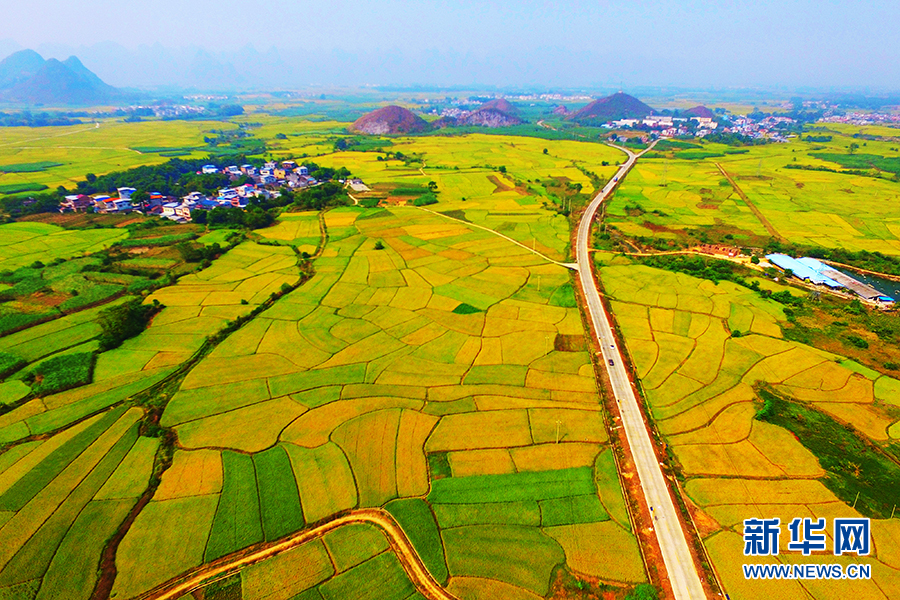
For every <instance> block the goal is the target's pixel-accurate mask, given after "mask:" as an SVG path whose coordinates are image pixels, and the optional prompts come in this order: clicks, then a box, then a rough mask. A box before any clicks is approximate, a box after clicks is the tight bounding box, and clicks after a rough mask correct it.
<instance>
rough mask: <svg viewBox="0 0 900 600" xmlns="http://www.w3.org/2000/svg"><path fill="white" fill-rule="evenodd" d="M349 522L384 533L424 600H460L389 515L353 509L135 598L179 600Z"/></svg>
mask: <svg viewBox="0 0 900 600" xmlns="http://www.w3.org/2000/svg"><path fill="white" fill-rule="evenodd" d="M351 523H368V524H370V525H375V526H376V527H378V528H379V529H381V530H382V531H383V532H384V534H385V535H386V536H387V538H388V541H389V542H390V544H391V548H392V549H393V550H394V552H395V553H396V555H397V558H398V559H400V564H401V565H402V566H403V570H404V571H406V574H407V576H409V579H410V581H411V582H412V583H413V585H414V586H415V587H416V589H417V590H418V591H419V593H420V594H422V595H423V596H425V598H427V599H428V600H459V599H458V598H457V597H456V596H454V595H453V594H451V593H449V592H448V591H447V590H445V589H444V588H442V587H441V586H440V584H439V583H438V582H436V581H435V580H434V578H433V577H432V576H431V574H430V573H429V572H428V569H427V568H425V565H424V563H423V562H422V559H420V558H419V555H418V553H417V552H416V551H415V549H414V548H413V546H412V544H411V543H410V541H409V538H407V537H406V534H405V533H404V532H403V529H401V527H400V525H399V524H398V523H397V521H395V520H394V518H393V517H392V516H391V515H390V513H388V512H387V511H385V510H383V509H380V508H364V509H359V510H354V511H351V512H350V513H348V514H345V515H342V516H340V517H337V518H335V519H333V520H331V521H329V522H328V523H325V524H324V525H319V526H318V527H316V528H314V529H310V530H307V531H301V532H299V533H296V534H294V535H292V536H291V537H289V538H287V539H285V540H282V541H280V542H277V543H275V544H273V545H270V546H268V547H265V548H262V549H257V550H255V551H252V552H250V553H243V552H238V553H235V554H233V555H232V557H231V558H230V559H226V560H225V561H224V562H217V563H214V564H211V565H202V566H200V567H198V568H196V569H193V570H191V571H189V572H187V573H186V574H184V575H183V576H181V577H179V578H177V579H174V580H172V581H169V582H166V583H164V584H162V585H161V586H158V587H157V588H156V589H154V590H151V591H150V592H147V593H145V594H143V595H141V596H138V598H139V599H140V600H151V599H152V600H167V599H170V598H180V597H181V596H183V595H185V594H189V593H191V592H192V591H194V590H196V589H198V588H200V587H202V584H203V583H204V582H206V583H209V582H210V580H212V579H216V578H220V577H222V576H227V575H231V574H234V573H237V572H239V571H240V570H241V569H243V568H244V567H247V566H249V565H252V564H255V563H258V562H260V561H263V560H265V559H267V558H271V557H273V556H277V555H278V554H281V553H282V552H285V551H287V550H291V549H293V548H296V547H297V546H300V545H302V544H305V543H306V542H309V541H312V540H315V539H318V538H320V537H322V536H323V535H325V534H326V533H328V532H329V531H333V530H335V529H337V528H338V527H341V526H343V525H349V524H351Z"/></svg>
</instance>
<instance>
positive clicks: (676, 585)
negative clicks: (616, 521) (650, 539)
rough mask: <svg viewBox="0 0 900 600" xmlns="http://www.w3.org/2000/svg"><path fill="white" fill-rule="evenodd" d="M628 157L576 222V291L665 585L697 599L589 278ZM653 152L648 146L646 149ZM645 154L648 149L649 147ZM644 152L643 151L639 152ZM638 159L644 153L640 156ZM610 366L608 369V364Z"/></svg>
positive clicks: (687, 554) (692, 573)
mask: <svg viewBox="0 0 900 600" xmlns="http://www.w3.org/2000/svg"><path fill="white" fill-rule="evenodd" d="M616 148H618V149H619V150H622V151H624V152H626V153H627V154H628V160H627V161H626V162H625V164H623V165H622V166H621V167H619V171H618V172H617V173H616V175H615V177H614V179H613V181H610V182H609V183H607V184H606V187H604V188H603V189H602V190H600V192H598V193H597V195H596V196H595V197H594V199H593V200H592V201H591V203H590V205H589V206H588V208H587V210H586V211H585V213H584V215H583V216H582V218H581V223H579V225H578V241H577V246H576V258H577V262H578V266H579V269H578V277H579V280H580V282H581V289H582V291H583V292H584V297H585V298H586V299H587V304H588V310H590V313H591V320H592V321H593V323H594V334H595V335H596V336H597V340H598V341H599V343H600V347H601V349H602V354H603V363H604V364H605V365H606V371H607V373H608V374H609V379H610V381H611V382H612V388H613V394H614V395H615V397H616V402H618V403H619V412H620V414H621V415H622V425H623V426H624V428H625V436H626V438H627V439H628V444H629V446H631V453H632V456H633V457H634V463H635V465H636V466H637V472H638V477H639V478H640V482H641V488H642V489H643V491H644V498H645V499H646V501H647V504H648V505H649V506H650V507H652V511H651V514H652V515H653V518H654V521H653V530H654V532H655V533H656V539H657V540H658V541H659V546H660V548H661V549H662V556H663V562H665V564H666V571H667V572H668V574H669V581H670V582H671V584H672V589H673V591H674V592H675V598H677V599H678V600H696V599H700V598H706V594H705V593H704V591H703V586H702V585H701V583H700V576H699V574H698V572H697V568H696V566H695V565H694V560H693V557H692V556H691V551H690V548H689V547H688V543H687V539H686V538H685V535H684V531H683V530H682V528H681V521H680V520H679V518H678V512H677V510H676V509H675V505H674V503H673V502H672V498H671V496H670V495H669V489H668V486H667V484H666V479H665V478H664V477H663V474H662V470H661V469H660V465H659V462H657V460H656V454H655V453H654V452H653V444H652V442H651V441H650V433H649V432H648V431H647V425H646V423H645V422H644V417H643V415H642V414H641V409H640V407H639V406H638V402H637V398H636V396H635V393H634V390H633V389H632V386H631V382H630V381H629V379H628V374H627V372H626V371H625V366H624V361H623V360H622V354H621V352H620V351H619V349H618V348H617V347H615V346H614V344H615V338H614V337H613V333H612V329H611V328H610V325H609V318H608V317H607V314H606V310H605V309H604V308H603V304H602V303H601V302H600V294H599V293H598V292H597V286H596V284H595V283H594V279H593V269H592V268H591V256H590V253H589V252H588V241H589V238H590V234H591V223H592V222H593V220H594V216H595V215H596V214H597V209H598V208H600V205H601V204H602V203H603V201H604V200H605V199H606V198H607V197H608V196H609V194H610V193H611V192H612V191H613V189H614V188H615V186H616V185H618V181H619V180H621V179H622V178H623V177H624V176H625V174H626V173H628V171H629V169H631V167H632V166H634V163H635V162H636V161H637V159H638V157H639V156H640V154H635V153H634V152H631V151H630V150H628V149H626V148H619V147H618V146H616ZM651 148H652V146H651ZM648 150H649V148H648ZM644 152H646V150H645V151H644ZM641 154H643V152H641ZM610 361H612V365H610Z"/></svg>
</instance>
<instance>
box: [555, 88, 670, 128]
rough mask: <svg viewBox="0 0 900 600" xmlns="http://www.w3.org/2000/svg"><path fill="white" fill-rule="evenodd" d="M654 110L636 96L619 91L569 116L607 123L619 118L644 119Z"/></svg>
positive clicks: (578, 119)
mask: <svg viewBox="0 0 900 600" xmlns="http://www.w3.org/2000/svg"><path fill="white" fill-rule="evenodd" d="M652 112H653V109H652V108H650V107H649V106H647V105H646V104H644V103H643V102H641V101H640V100H638V99H637V98H635V97H634V96H629V95H628V94H624V93H622V92H618V93H616V94H613V95H612V96H606V97H605V98H600V99H599V100H594V101H593V102H591V103H590V104H588V105H587V106H585V107H584V108H582V109H581V110H579V111H578V112H576V113H575V114H573V115H572V116H571V117H569V118H570V119H573V120H575V121H579V122H582V123H606V122H607V121H615V120H617V119H642V118H644V117H646V116H647V115H649V114H650V113H652Z"/></svg>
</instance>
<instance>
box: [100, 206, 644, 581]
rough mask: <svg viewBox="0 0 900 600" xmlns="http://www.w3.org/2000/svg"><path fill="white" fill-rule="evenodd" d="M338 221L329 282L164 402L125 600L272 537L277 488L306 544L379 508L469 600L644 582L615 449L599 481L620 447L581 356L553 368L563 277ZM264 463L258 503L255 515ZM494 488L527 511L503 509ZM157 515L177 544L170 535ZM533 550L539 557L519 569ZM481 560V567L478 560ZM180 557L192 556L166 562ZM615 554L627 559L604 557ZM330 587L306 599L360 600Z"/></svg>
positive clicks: (464, 241) (391, 220) (569, 322)
mask: <svg viewBox="0 0 900 600" xmlns="http://www.w3.org/2000/svg"><path fill="white" fill-rule="evenodd" d="M326 224H327V226H328V230H329V232H332V231H342V232H343V233H342V234H341V235H338V236H336V237H335V238H332V241H330V242H329V243H328V244H327V245H326V247H325V250H324V253H323V254H322V256H321V258H319V259H318V260H316V263H315V264H316V269H317V273H316V275H315V276H314V277H313V278H312V279H311V280H310V281H309V282H307V283H306V284H304V285H303V286H301V287H300V288H298V289H297V290H296V291H294V292H292V293H290V294H288V295H286V296H285V297H283V298H281V299H280V300H279V301H278V302H277V303H276V304H275V305H274V306H272V308H270V309H268V310H266V311H265V312H263V313H261V314H260V315H259V316H257V317H256V318H255V319H254V320H253V321H252V322H251V323H249V324H248V325H246V326H245V327H243V328H242V329H240V330H238V331H237V332H235V333H234V334H232V335H231V336H230V337H229V338H227V339H226V340H225V341H224V342H222V343H221V344H220V345H219V346H218V347H217V348H216V349H215V350H214V351H213V352H212V353H211V354H210V355H209V356H208V357H207V358H205V359H203V360H202V361H201V362H200V363H198V364H197V366H196V367H194V369H193V370H192V371H191V372H190V373H188V375H187V377H186V378H185V379H184V382H183V383H182V385H181V389H180V390H179V391H178V392H177V393H176V394H175V395H174V396H173V397H172V399H171V401H170V402H169V404H168V406H167V408H166V411H165V413H164V414H163V417H162V421H161V424H162V425H164V426H167V427H171V428H173V430H174V431H175V433H176V434H177V436H178V450H177V451H176V454H175V463H174V465H173V467H172V468H171V469H170V470H169V471H167V472H166V473H165V474H164V475H163V482H162V487H161V490H163V489H165V490H166V493H165V494H163V495H160V494H157V496H156V497H154V500H153V502H151V503H150V505H149V507H148V508H150V510H151V512H150V513H147V515H146V516H145V515H144V514H142V515H141V516H140V517H139V518H138V521H136V522H135V525H134V527H133V528H132V529H131V530H130V531H129V533H128V535H127V536H126V538H125V540H124V541H123V544H122V547H121V550H120V554H119V560H118V563H117V564H118V569H119V574H120V575H119V578H118V579H117V581H116V588H115V589H114V592H115V593H117V594H119V595H120V596H122V597H125V596H129V595H133V594H135V593H138V592H140V591H143V590H146V589H148V588H150V587H153V586H154V585H157V584H159V583H161V582H162V581H165V580H166V579H168V578H170V577H172V576H174V575H175V574H177V573H180V572H182V571H183V570H185V569H186V568H189V567H191V566H196V565H199V564H201V563H202V562H203V561H204V560H211V559H213V558H216V557H218V556H221V555H223V554H227V553H228V552H233V551H235V550H238V549H240V548H242V547H244V546H246V545H249V544H252V543H255V542H260V541H263V540H268V539H272V538H271V537H270V534H269V532H267V531H266V528H265V523H266V522H267V519H268V518H271V517H267V515H269V514H270V513H271V511H273V510H275V505H272V506H267V505H266V503H265V502H264V498H265V497H266V496H267V495H268V494H266V495H263V494H262V489H263V486H264V485H267V486H269V487H270V488H271V489H273V490H276V491H274V492H272V493H275V494H278V497H279V498H283V499H290V498H294V499H295V500H294V501H296V499H297V498H298V497H299V503H297V505H296V508H294V509H292V510H293V511H294V512H293V513H292V514H294V515H295V518H296V519H298V521H297V522H298V524H299V525H298V527H299V526H302V524H303V523H307V524H309V523H315V522H321V521H322V520H325V519H327V518H328V517H329V516H331V515H334V514H335V513H338V512H340V511H342V510H346V509H350V508H355V507H371V506H387V507H388V509H389V510H391V511H392V512H394V513H395V515H396V516H397V518H398V520H399V521H400V522H401V524H403V522H404V520H405V519H406V520H409V523H411V524H414V525H415V527H412V526H411V527H410V530H411V531H414V532H419V533H418V535H420V537H421V536H422V535H424V534H422V533H421V532H422V531H431V532H432V533H431V534H429V535H427V536H424V537H423V538H422V539H421V540H418V541H417V540H416V539H413V542H414V544H416V546H417V549H419V552H420V554H422V555H423V559H425V560H426V562H428V561H429V560H431V564H430V565H429V567H430V568H431V569H432V571H433V572H435V571H436V572H437V574H436V577H438V575H440V574H441V573H443V575H442V576H440V577H438V578H439V579H441V580H442V581H444V582H447V583H448V585H450V588H451V589H454V588H455V587H458V586H462V587H463V588H465V589H471V590H472V591H469V592H466V594H467V597H471V598H479V597H488V596H486V595H485V594H489V593H491V591H490V590H493V589H495V588H496V586H501V587H502V586H506V587H507V588H509V589H510V590H515V593H516V594H518V595H520V596H522V597H529V596H528V594H537V595H539V596H543V595H545V594H546V593H547V592H548V590H549V587H548V586H549V584H550V574H551V571H552V569H553V568H554V567H555V565H556V564H558V563H559V562H568V563H569V565H570V567H571V568H573V569H575V570H576V571H578V572H582V573H585V574H588V575H594V576H599V577H604V578H607V579H612V580H617V581H622V582H639V581H642V580H644V578H645V575H644V572H643V566H642V563H641V562H640V558H639V554H638V551H637V546H636V542H635V539H634V537H633V536H632V534H631V533H630V525H629V523H628V519H627V514H626V513H625V508H624V500H623V499H622V496H621V492H620V491H619V489H618V480H617V476H616V473H615V469H614V467H612V463H611V459H610V454H609V452H606V453H605V454H604V456H605V457H606V458H604V459H603V460H602V461H600V462H598V463H597V465H598V466H597V467H596V468H595V462H596V461H597V456H598V455H599V454H600V453H601V451H602V450H603V448H604V446H605V445H606V443H607V436H606V429H605V425H604V423H603V418H602V415H601V413H600V412H599V411H600V406H599V401H598V397H597V389H596V384H595V382H594V377H593V371H592V367H591V365H590V360H589V357H588V356H587V354H586V353H585V352H584V351H579V352H563V351H558V350H555V349H554V343H555V340H556V336H557V335H572V336H578V335H583V330H582V325H581V320H580V317H579V315H578V311H577V309H574V308H567V307H565V306H559V305H558V304H560V302H557V301H555V300H554V301H551V299H553V298H559V293H558V292H559V290H561V289H562V290H564V293H568V294H571V293H572V292H571V288H569V287H568V286H569V285H570V276H569V274H568V273H567V272H566V271H565V269H563V268H562V267H559V266H556V265H553V264H548V263H547V262H546V261H545V260H543V259H541V258H540V257H538V256H536V255H534V254H532V253H530V252H528V251H527V250H524V249H522V248H519V247H517V246H514V245H512V244H510V243H509V242H506V241H504V240H502V238H498V237H497V236H495V235H493V234H491V233H489V232H485V231H481V230H477V229H473V228H471V227H468V226H467V225H466V224H463V223H457V222H453V221H449V220H447V219H445V218H443V217H442V216H439V215H433V214H429V213H427V212H424V211H421V210H418V209H415V208H412V207H410V208H395V209H391V210H384V209H369V210H364V209H357V208H342V209H335V210H332V211H329V212H328V213H326ZM376 240H381V241H383V243H384V245H385V249H384V250H376V249H375V241H376ZM566 290H568V291H566ZM564 304H569V303H568V302H566V303H564ZM557 422H559V424H560V428H559V443H558V444H557V438H556V424H557ZM236 452H241V453H250V454H251V455H252V457H253V458H252V461H251V459H250V458H239V457H246V456H247V454H236ZM272 453H277V456H278V460H277V461H275V460H274V459H273V460H270V459H268V458H267V459H266V460H265V461H260V460H259V459H258V457H264V456H268V455H271V454H272ZM435 461H438V463H443V464H446V465H447V470H446V472H443V471H441V472H442V473H444V474H443V475H441V473H439V472H437V471H436V469H438V470H441V468H440V467H438V466H437V463H435ZM251 462H252V465H255V478H256V484H257V486H259V489H260V495H259V496H258V497H259V500H248V498H256V497H257V496H256V495H255V494H253V495H252V496H248V495H247V494H248V493H250V494H252V492H253V490H255V489H256V486H254V485H253V484H254V469H253V466H252V465H251ZM261 462H264V464H265V469H264V468H262V467H261ZM242 464H245V466H242ZM248 469H249V470H248ZM266 469H267V470H268V472H269V473H270V474H269V476H268V477H269V483H264V481H265V479H266V476H265V475H264V474H265V473H266V472H267V471H266ZM441 477H444V478H441ZM495 477H496V478H500V479H499V480H497V484H499V485H501V486H509V490H510V493H511V494H513V495H514V496H515V495H517V494H518V495H519V496H520V497H519V496H517V497H516V498H514V499H513V500H514V501H513V502H509V501H507V499H506V498H504V497H499V498H498V497H495V496H494V495H493V492H492V491H491V490H493V489H495V488H496V485H495V484H493V483H492V481H494V480H493V479H491V478H495ZM436 478H437V479H436ZM198 480H199V481H202V482H203V484H202V487H197V486H198V485H199V484H198ZM248 481H249V485H250V488H251V489H249V490H248V489H246V484H247V482H248ZM206 482H209V484H208V485H207V483H206ZM229 482H231V483H229ZM273 482H280V483H279V484H277V485H275V487H271V486H273V485H274V484H273ZM437 484H440V485H441V486H442V487H441V488H440V490H438V488H437ZM484 486H487V487H484ZM523 490H529V491H525V492H523ZM403 498H406V499H409V500H399V499H403ZM412 499H417V500H415V502H413V500H412ZM248 502H249V504H248ZM397 502H400V504H396V503H397ZM410 502H413V504H409V503H410ZM416 502H417V503H418V504H415V503H416ZM162 504H165V506H162ZM279 506H281V505H280V504H279ZM439 508H440V512H436V511H438V509H439ZM523 510H525V511H526V512H527V513H528V514H531V515H533V518H529V520H527V521H524V522H523V521H521V519H522V511H523ZM448 511H449V512H448ZM157 514H159V515H162V514H165V515H167V516H166V518H167V519H168V521H167V522H168V523H169V524H170V525H172V526H171V527H170V528H168V529H167V531H168V533H167V534H166V535H165V536H160V535H159V528H158V526H157V521H158V518H157V517H156V516H155V515H157ZM435 514H436V515H437V516H436V517H435V516H434V515H435ZM442 515H443V516H442ZM611 516H612V518H611ZM172 519H175V520H182V519H183V520H184V523H185V526H184V527H178V526H175V522H173V521H172ZM423 519H424V520H423ZM260 522H262V523H263V525H264V526H263V527H262V528H260V526H259V523H260ZM474 523H481V524H490V525H491V526H490V527H488V528H486V529H485V528H480V529H479V530H477V531H476V529H474V528H473V527H472V524H474ZM511 523H516V524H515V525H511ZM188 524H190V526H188ZM510 527H512V529H510ZM230 532H237V534H235V533H230ZM511 535H512V536H513V537H512V538H511V537H510V536H511ZM473 536H474V537H473ZM516 540H518V541H516ZM613 540H614V541H613ZM526 541H527V543H529V544H532V545H535V544H536V545H537V546H535V547H540V548H543V550H541V552H537V553H535V554H534V556H533V557H532V558H530V559H529V561H531V562H530V563H529V565H530V566H528V567H527V568H524V567H522V569H521V570H519V569H516V568H513V569H510V566H511V565H514V564H515V563H516V562H517V561H520V560H521V559H522V556H521V543H525V542H526ZM325 543H326V546H328V539H327V538H326V540H325ZM472 544H475V545H476V546H477V547H479V548H483V549H484V555H483V556H482V557H481V558H479V559H477V560H476V561H475V562H472V560H471V559H470V558H468V556H469V553H467V552H466V551H464V549H468V548H470V547H471V545H472ZM172 545H174V546H177V547H179V548H184V549H185V551H184V552H182V553H178V554H177V555H174V554H172V553H166V552H163V551H162V548H163V547H167V546H172ZM613 546H615V547H616V548H618V549H617V550H616V551H615V556H616V557H617V560H616V561H610V560H609V559H608V558H604V557H608V556H610V555H609V554H608V553H609V552H610V550H611V548H612V547H613ZM157 548H159V551H157V550H156V549H157ZM621 548H627V550H626V551H624V552H622V550H621ZM461 552H462V553H463V554H461ZM148 555H150V556H153V557H154V558H153V561H154V565H153V568H152V569H147V567H146V565H145V564H142V562H141V561H142V557H144V556H148ZM445 555H446V563H445V562H444V560H445V559H444V558H443V557H444V556H445ZM429 556H434V557H441V558H440V559H438V558H433V559H429V558H428V557H429ZM372 560H374V559H372ZM382 560H384V561H386V562H385V565H382V566H380V567H379V571H378V573H379V575H378V576H379V577H387V578H388V579H389V580H390V581H394V579H391V578H392V577H393V576H392V575H389V572H390V570H389V569H388V567H387V566H386V565H387V564H388V563H389V562H390V561H392V560H394V559H388V558H383V559H382ZM362 564H368V563H362ZM356 568H360V567H356ZM372 568H373V569H374V567H372ZM385 569H388V570H387V571H385ZM327 577H328V574H324V575H323V576H322V578H321V579H319V580H318V581H316V582H311V583H308V584H307V585H316V586H318V587H317V589H318V590H319V592H320V593H321V595H322V596H323V597H335V598H337V597H348V596H341V595H340V594H346V593H349V592H340V593H338V591H337V590H338V589H339V587H340V586H339V585H338V583H334V581H335V580H336V579H339V577H336V578H335V579H332V580H328V581H326V579H327ZM404 581H405V578H400V579H397V583H396V585H397V586H399V589H402V590H403V593H404V594H405V593H407V592H406V589H407V588H406V587H405V586H406V585H408V584H407V583H403V582H404ZM242 585H245V586H246V585H247V584H246V580H245V582H244V584H242ZM346 585H350V584H349V583H348V584H346ZM353 585H359V584H358V583H357V584H353ZM392 585H393V584H392ZM292 589H295V590H296V588H292ZM399 593H400V592H398V594H399ZM329 594H332V595H331V596H329ZM397 597H398V598H402V597H405V596H403V595H398V596H397Z"/></svg>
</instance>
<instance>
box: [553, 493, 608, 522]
mask: <svg viewBox="0 0 900 600" xmlns="http://www.w3.org/2000/svg"><path fill="white" fill-rule="evenodd" d="M539 504H540V507H541V526H542V527H553V526H556V525H573V524H577V523H597V522H599V521H606V520H608V519H609V515H608V514H606V511H605V510H604V509H603V504H602V503H601V502H600V498H598V497H597V494H590V495H585V496H569V497H566V498H552V499H550V500H541V501H540V502H539Z"/></svg>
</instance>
